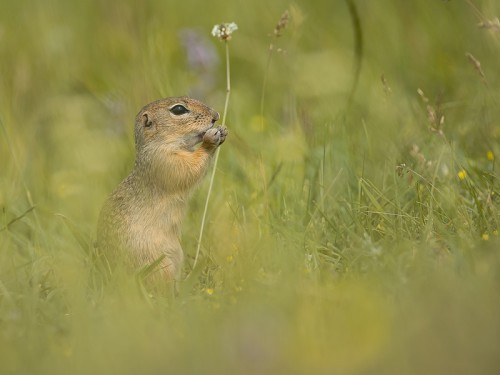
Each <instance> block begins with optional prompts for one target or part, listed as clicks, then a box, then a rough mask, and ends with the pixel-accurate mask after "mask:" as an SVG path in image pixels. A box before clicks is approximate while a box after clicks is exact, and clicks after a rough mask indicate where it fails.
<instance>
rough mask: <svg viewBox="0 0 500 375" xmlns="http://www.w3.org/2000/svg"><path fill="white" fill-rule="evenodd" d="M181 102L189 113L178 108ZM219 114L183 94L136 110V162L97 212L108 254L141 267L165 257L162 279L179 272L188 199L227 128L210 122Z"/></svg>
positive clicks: (100, 241)
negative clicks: (182, 227)
mask: <svg viewBox="0 0 500 375" xmlns="http://www.w3.org/2000/svg"><path fill="white" fill-rule="evenodd" d="M179 105H180V106H182V107H183V108H185V109H186V110H187V111H188V112H187V113H180V112H183V110H182V108H181V107H177V108H176V106H179ZM176 109H177V112H178V113H177V114H176V113H174V112H176ZM179 110H180V112H179ZM218 119H219V114H218V113H217V112H215V111H214V110H212V109H211V108H209V107H207V106H206V105H205V104H203V103H201V102H199V101H197V100H194V99H191V98H187V97H178V98H166V99H161V100H158V101H155V102H152V103H150V104H148V105H146V106H145V107H144V108H142V109H141V111H140V112H139V113H138V114H137V117H136V120H135V145H136V160H135V166H134V168H133V169H132V171H131V172H130V174H129V175H128V177H127V178H125V179H124V180H123V181H122V182H121V183H120V184H119V185H118V187H117V188H116V189H115V191H114V192H113V193H112V194H111V196H110V197H109V198H108V199H107V200H106V202H105V204H104V206H103V208H102V211H101V214H100V217H99V223H98V231H97V243H98V247H99V249H102V252H103V253H104V254H105V255H106V256H107V257H108V259H109V258H112V257H118V258H120V255H121V254H120V252H124V253H125V258H128V260H130V261H131V262H132V264H133V265H134V266H136V267H141V266H146V265H149V264H151V263H153V262H154V261H155V260H157V259H159V258H160V257H162V256H164V258H163V260H162V262H161V270H162V273H163V274H164V276H165V278H166V279H168V280H172V279H177V278H178V277H179V276H180V272H181V266H182V261H183V251H182V248H181V245H180V235H181V223H182V219H183V216H184V212H185V209H186V204H187V201H188V198H189V195H190V193H191V191H192V190H193V188H194V187H195V186H196V185H197V184H198V182H199V181H200V180H201V179H202V178H203V176H204V175H205V173H206V171H207V169H208V166H209V163H210V160H211V158H212V156H213V155H214V152H215V150H216V149H217V147H218V146H220V145H221V144H222V143H223V142H224V140H225V138H226V135H227V129H226V128H225V127H223V126H218V127H215V126H214V123H215V121H217V120H218ZM200 142H201V145H199V146H198V144H199V143H200Z"/></svg>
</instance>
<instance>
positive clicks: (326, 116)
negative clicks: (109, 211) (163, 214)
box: [0, 0, 500, 374]
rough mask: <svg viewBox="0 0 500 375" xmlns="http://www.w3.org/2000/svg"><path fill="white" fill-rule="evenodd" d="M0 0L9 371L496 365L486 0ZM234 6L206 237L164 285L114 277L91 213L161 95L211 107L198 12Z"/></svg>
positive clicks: (406, 369)
mask: <svg viewBox="0 0 500 375" xmlns="http://www.w3.org/2000/svg"><path fill="white" fill-rule="evenodd" d="M2 8H3V9H2V12H0V128H1V130H0V134H1V135H0V160H1V161H2V168H0V372H1V373H2V374H4V373H5V374H18V373H24V374H28V373H29V374H31V373H37V374H67V373H75V374H87V373H122V374H128V373H130V374H135V373H138V372H142V373H193V374H198V373H242V374H247V373H248V374H252V373H273V374H276V373H287V374H289V373H292V374H293V373H298V374H302V373H303V374H332V373H334V374H336V373H340V374H368V373H394V374H401V373H405V374H421V373H430V374H443V373H454V374H469V373H481V374H483V373H484V374H489V373H496V372H497V371H498V355H499V351H500V340H499V337H500V336H499V335H498V332H499V330H500V322H499V320H498V316H499V315H500V298H499V297H500V296H499V293H498V283H499V280H500V256H499V250H498V249H499V248H500V246H499V244H500V240H499V236H498V232H499V220H500V215H499V198H498V196H499V194H500V183H499V175H498V165H497V158H498V157H499V155H500V147H499V145H500V142H499V138H500V126H499V123H498V118H499V117H500V109H499V107H498V102H499V100H500V95H499V94H498V92H499V90H498V88H499V83H500V74H499V71H498V68H497V65H498V58H499V55H500V44H499V43H500V31H499V28H498V27H497V26H496V25H497V22H496V17H498V15H499V13H500V7H499V5H498V4H497V2H495V1H493V0H491V1H489V0H484V1H448V2H445V1H442V2H441V1H436V2H432V3H431V2H404V3H401V4H399V3H396V2H391V1H378V2H373V3H372V2H361V1H349V2H327V1H316V2H305V1H299V2H295V3H293V4H290V3H287V2H283V1H277V2H273V3H272V4H269V2H264V1H256V2H252V3H243V2H233V3H227V2H221V1H215V2H210V3H207V4H205V3H200V2H195V1H185V2H183V4H182V6H179V4H173V3H171V2H168V1H159V0H149V1H146V2H141V3H138V2H135V1H128V0H126V1H108V2H106V3H102V2H97V1H86V2H78V3H72V2H63V1H59V0H51V1H48V2H47V1H44V2H41V1H34V2H31V3H30V4H27V3H25V2H22V1H21V2H14V1H7V2H6V3H5V4H3V5H2ZM285 9H287V10H288V14H289V21H288V24H287V27H286V29H284V30H282V34H281V36H280V38H279V40H277V41H276V40H275V39H273V36H272V34H273V28H274V27H275V25H276V23H277V21H278V20H279V18H280V16H281V15H282V14H283V12H284V10H285ZM353 15H357V17H358V20H357V21H356V20H353V18H352V17H353ZM226 19H227V20H234V21H235V22H236V23H237V24H238V26H239V30H238V34H237V35H236V34H235V37H234V40H232V41H231V84H232V87H231V95H232V96H231V105H230V106H229V110H228V113H227V122H228V124H229V126H230V129H231V133H230V134H229V136H228V138H227V140H226V142H225V143H224V145H223V146H222V147H223V148H224V149H223V152H221V154H220V158H219V163H218V172H217V178H216V179H215V181H214V185H213V192H212V196H211V200H210V204H209V208H208V209H209V212H210V215H208V216H207V217H208V220H207V222H206V227H205V231H204V237H203V238H204V239H203V249H204V250H206V251H203V252H201V255H200V257H199V262H198V266H197V267H196V268H195V269H194V271H193V273H192V274H191V276H190V277H189V278H188V279H187V280H185V281H184V282H182V283H181V285H180V286H179V295H178V296H176V297H175V298H174V297H172V296H170V295H168V294H167V293H162V292H161V291H160V288H158V289H155V288H154V287H153V288H151V289H147V287H146V289H144V287H143V288H142V289H141V288H140V287H139V286H138V283H137V281H136V278H135V277H134V275H130V274H128V273H127V272H125V271H121V270H116V271H115V272H114V273H112V274H111V275H108V276H106V277H105V276H103V272H102V267H101V265H100V264H99V263H98V262H97V261H96V259H95V257H94V254H93V240H94V237H95V225H96V221H97V220H96V219H97V214H98V211H99V209H100V207H101V204H102V202H103V201H104V199H105V197H106V196H107V195H108V194H109V192H110V191H111V189H112V188H113V187H114V186H115V185H116V183H117V182H118V181H120V179H121V178H122V177H123V176H125V175H126V174H127V172H128V169H129V168H131V165H132V163H133V158H134V155H133V135H132V124H133V118H134V116H135V114H136V112H137V111H138V109H139V108H141V107H142V106H143V105H144V104H145V103H147V102H149V101H151V100H154V99H157V98H159V97H162V96H174V95H182V94H190V95H193V96H196V97H198V98H199V99H202V100H203V101H205V102H206V103H207V104H209V105H210V106H212V107H213V108H216V109H219V110H220V109H221V108H222V107H223V105H224V99H225V90H224V87H225V84H224V83H225V76H224V75H225V70H224V66H223V65H224V64H223V62H222V61H221V60H222V57H221V56H224V51H223V50H222V49H223V48H222V47H223V45H221V44H219V43H218V42H217V41H216V40H211V37H210V35H209V33H210V30H211V27H212V26H213V25H214V24H215V23H217V22H219V21H220V20H226ZM353 25H355V26H354V27H353ZM356 25H357V26H356ZM181 31H184V32H186V31H188V32H191V33H194V34H190V35H195V36H196V38H195V39H189V40H188V39H182V35H185V34H182V33H181ZM268 34H270V35H268ZM270 38H271V39H270ZM360 38H362V39H360ZM360 40H362V43H359V41H360ZM356 41H358V42H356ZM270 43H279V48H280V49H281V52H280V53H273V55H272V63H271V64H268V63H266V61H267V59H268V56H269V44H270ZM189 48H190V51H191V52H192V51H193V49H194V48H196V51H200V52H201V55H199V56H201V57H200V58H199V59H198V60H196V59H194V60H193V59H190V58H189V56H188V55H187V49H189ZM357 67H358V68H359V67H360V68H359V76H358V74H357V73H356V72H357V71H358V68H357ZM265 77H266V78H265ZM356 80H357V84H356V85H355V86H354V82H355V81H356ZM264 81H265V89H264V90H263V88H262V83H263V82H264ZM353 87H355V90H353ZM263 92H264V93H265V96H264V94H263ZM262 101H263V103H262ZM208 182H209V181H208V180H207V181H205V182H204V184H203V185H202V186H201V189H200V190H199V191H198V192H196V193H195V194H194V196H193V198H192V201H191V204H190V209H189V213H188V215H187V217H186V219H185V223H184V226H183V238H182V242H183V247H184V250H185V252H186V273H188V272H190V271H191V268H192V265H193V262H194V257H195V254H196V245H197V239H198V231H199V224H200V220H201V216H202V213H203V208H204V202H205V197H206V193H207V189H208Z"/></svg>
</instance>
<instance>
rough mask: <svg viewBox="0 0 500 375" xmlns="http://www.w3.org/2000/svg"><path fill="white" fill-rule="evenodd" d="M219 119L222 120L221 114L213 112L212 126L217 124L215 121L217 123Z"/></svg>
mask: <svg viewBox="0 0 500 375" xmlns="http://www.w3.org/2000/svg"><path fill="white" fill-rule="evenodd" d="M219 118H220V116H219V112H215V111H213V114H212V124H213V123H215V121H217V120H218V119H219Z"/></svg>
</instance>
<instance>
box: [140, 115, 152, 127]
mask: <svg viewBox="0 0 500 375" xmlns="http://www.w3.org/2000/svg"><path fill="white" fill-rule="evenodd" d="M142 126H143V127H145V128H150V127H151V126H153V121H152V120H151V119H150V118H149V115H148V113H147V112H145V113H143V115H142Z"/></svg>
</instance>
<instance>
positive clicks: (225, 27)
mask: <svg viewBox="0 0 500 375" xmlns="http://www.w3.org/2000/svg"><path fill="white" fill-rule="evenodd" d="M236 30H238V25H236V24H235V23H234V22H231V23H221V24H219V25H215V26H214V28H213V29H212V35H213V36H215V37H216V38H219V39H220V40H229V39H231V34H232V33H233V31H236Z"/></svg>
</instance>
